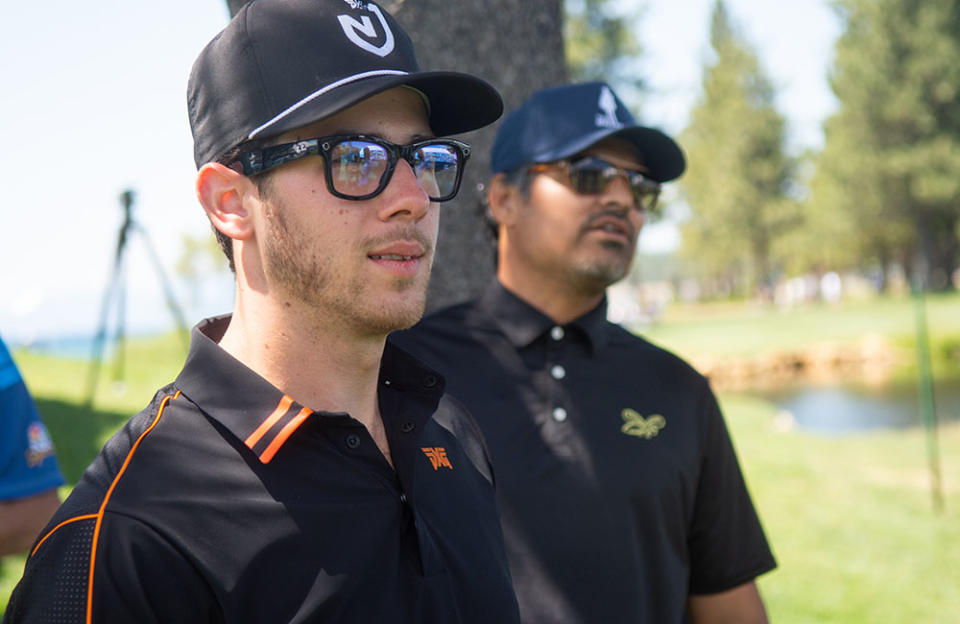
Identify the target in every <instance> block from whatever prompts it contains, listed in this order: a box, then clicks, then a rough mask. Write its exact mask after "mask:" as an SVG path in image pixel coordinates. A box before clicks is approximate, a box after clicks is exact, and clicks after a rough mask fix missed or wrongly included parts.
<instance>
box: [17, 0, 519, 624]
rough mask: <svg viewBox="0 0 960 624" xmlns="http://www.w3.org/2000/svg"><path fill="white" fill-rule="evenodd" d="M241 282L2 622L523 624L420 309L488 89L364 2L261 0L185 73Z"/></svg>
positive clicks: (205, 199) (207, 202) (127, 432)
mask: <svg viewBox="0 0 960 624" xmlns="http://www.w3.org/2000/svg"><path fill="white" fill-rule="evenodd" d="M188 108H189V116H190V123H191V128H192V130H193V135H194V156H195V161H196V165H197V167H198V169H199V171H198V174H197V178H196V190H197V195H198V197H199V200H200V203H201V204H202V205H203V208H204V209H205V211H206V214H207V216H208V218H209V220H210V222H211V223H212V225H213V227H214V228H215V231H216V234H217V237H218V239H219V240H220V242H221V244H222V246H223V247H224V251H225V252H226V253H227V256H228V257H229V259H230V263H231V266H232V267H233V268H234V270H235V272H236V300H235V305H234V309H233V314H232V315H228V316H224V317H218V318H213V319H208V320H206V321H204V322H202V323H201V324H199V325H198V326H197V327H196V328H195V329H194V330H193V334H192V338H191V347H190V353H189V355H188V357H187V362H186V364H185V366H184V368H183V370H182V372H181V373H180V375H179V376H178V377H177V379H176V380H175V381H174V382H173V383H172V384H171V385H170V386H167V387H166V388H163V389H161V390H160V392H159V393H158V394H157V396H156V398H155V399H154V401H153V403H152V404H151V405H150V406H149V407H148V408H147V409H145V410H144V411H143V412H141V413H140V414H138V415H137V416H135V417H134V418H133V419H132V420H131V421H130V422H129V423H128V424H127V425H126V426H125V427H124V428H123V429H122V430H121V431H120V432H119V433H118V434H117V435H116V436H114V437H113V438H112V439H111V440H110V441H109V442H108V443H107V445H106V447H105V448H104V450H103V451H102V453H101V455H100V456H99V457H98V458H97V460H96V461H95V462H94V463H93V464H92V465H91V467H90V468H89V469H88V470H87V472H86V473H85V474H84V476H83V478H82V479H81V481H80V483H78V484H77V486H76V488H75V489H74V490H73V493H72V495H71V496H70V498H69V499H68V500H67V501H66V502H65V503H64V505H63V506H62V507H61V508H60V510H59V511H58V512H57V514H56V516H55V517H54V519H53V520H52V521H51V523H50V524H49V525H48V527H47V528H46V529H45V530H44V532H43V533H42V534H41V537H40V539H39V540H38V541H37V542H36V543H35V544H34V546H33V548H32V554H31V556H30V559H29V560H28V562H27V566H26V571H25V574H24V577H23V580H22V581H21V583H20V585H19V586H18V588H17V590H16V591H15V593H14V595H13V597H12V601H11V603H10V606H9V608H8V610H7V617H6V619H5V620H4V621H5V622H39V621H51V622H84V621H85V622H88V623H89V622H180V623H182V622H232V623H237V622H258V623H260V622H324V623H333V622H342V623H345V624H346V623H350V624H354V623H360V622H364V623H366V622H369V623H374V622H395V623H409V624H414V623H416V624H421V623H436V624H450V623H474V624H488V623H490V622H497V623H498V624H499V623H504V622H506V623H508V624H509V623H511V622H518V621H519V619H518V613H517V603H516V598H515V596H514V593H513V589H512V586H511V581H510V575H509V568H508V564H507V560H506V554H505V551H504V547H503V537H502V533H501V529H500V524H499V518H498V513H497V509H496V503H495V497H494V488H493V474H492V470H491V467H490V462H489V458H488V456H487V454H486V450H485V447H484V444H483V441H482V438H481V437H480V433H479V430H478V429H477V428H476V425H475V424H474V423H473V421H472V420H471V419H470V417H469V415H468V414H467V413H466V412H465V411H464V410H463V408H462V407H460V406H459V404H458V403H455V402H453V401H451V400H450V399H448V398H447V397H445V396H444V391H443V388H444V381H443V379H442V377H441V376H440V375H438V374H437V373H436V372H434V371H433V370H431V369H428V368H426V367H424V366H423V365H422V364H420V363H419V362H418V361H417V360H415V359H414V358H413V357H412V356H410V355H407V354H406V353H404V352H403V351H401V350H399V349H397V348H395V347H393V346H391V345H385V341H386V336H387V334H388V333H389V332H390V331H392V330H395V329H400V328H403V327H409V326H410V325H412V324H413V323H415V322H416V321H417V320H418V319H419V318H420V315H421V313H422V311H423V307H424V300H425V296H426V288H427V280H428V277H429V271H430V266H431V262H432V259H433V250H434V245H435V242H436V237H437V226H438V219H439V213H440V210H441V207H440V204H439V202H443V201H445V200H447V199H450V198H452V197H453V196H454V195H455V194H456V193H457V190H458V187H459V184H460V178H461V174H462V172H463V167H464V165H465V164H466V161H467V158H468V156H469V151H470V148H469V146H468V145H467V144H465V143H462V142H459V141H456V140H452V139H443V138H437V137H439V136H442V135H447V134H453V133H458V132H464V131H467V130H472V129H475V128H479V127H481V126H484V125H487V124H489V123H491V122H493V121H494V120H496V119H497V117H499V115H500V113H501V111H502V102H501V100H500V96H499V95H498V94H497V92H496V91H495V90H494V89H493V88H492V87H491V86H489V85H488V84H487V83H485V82H483V81H482V80H480V79H478V78H475V77H473V76H470V75H467V74H460V73H452V72H430V73H428V72H421V71H420V70H419V68H418V66H417V61H416V58H415V56H414V52H413V47H412V43H411V41H410V39H409V37H408V36H407V35H406V33H404V32H403V31H402V30H401V28H400V27H399V25H398V24H397V22H396V21H394V19H393V18H392V17H391V16H389V15H388V14H387V13H386V12H384V11H383V10H382V9H381V8H380V7H378V6H377V5H376V4H375V3H373V2H364V1H358V0H349V1H335V0H255V1H254V2H251V3H249V4H247V5H246V6H245V8H244V9H242V10H241V11H240V12H239V13H238V14H237V16H236V17H235V18H234V19H233V20H232V21H231V22H230V24H229V25H228V26H227V27H226V28H225V29H224V31H223V32H221V33H220V34H219V35H218V36H217V37H216V38H215V39H214V40H213V41H211V42H210V44H209V45H208V46H207V47H206V48H205V49H204V50H203V51H202V52H201V54H200V56H199V58H198V59H197V61H196V63H195V65H194V68H193V72H192V74H191V77H190V81H189V86H188Z"/></svg>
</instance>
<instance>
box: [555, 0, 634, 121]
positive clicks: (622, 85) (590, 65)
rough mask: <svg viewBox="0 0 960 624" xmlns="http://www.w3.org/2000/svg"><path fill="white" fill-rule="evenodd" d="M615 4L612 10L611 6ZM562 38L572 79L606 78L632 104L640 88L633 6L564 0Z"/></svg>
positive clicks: (582, 0) (589, 0)
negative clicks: (630, 8) (614, 8)
mask: <svg viewBox="0 0 960 624" xmlns="http://www.w3.org/2000/svg"><path fill="white" fill-rule="evenodd" d="M613 6H616V7H617V8H616V10H615V11H614V10H613V9H612V8H611V7H613ZM564 14H565V15H564V28H563V31H564V32H563V38H564V43H565V50H566V56H567V68H568V69H569V71H570V79H571V81H572V82H585V81H590V80H606V81H607V82H609V83H610V84H611V85H612V86H613V88H614V89H615V90H616V91H617V92H618V93H619V94H620V95H621V97H623V98H624V99H625V100H626V101H631V102H633V103H634V104H635V103H636V101H635V100H636V99H637V98H638V95H639V93H640V91H642V90H643V87H644V85H643V79H642V78H641V77H640V76H639V75H638V74H637V72H636V69H635V64H636V60H637V59H638V58H639V57H640V55H641V54H642V52H643V49H642V46H641V45H640V41H639V40H638V39H637V37H636V35H635V34H634V33H635V24H636V23H637V21H639V19H640V15H639V13H638V12H637V10H636V9H633V10H632V12H631V11H630V10H629V9H628V10H626V11H625V10H624V9H623V7H622V6H621V3H614V2H611V1H610V0H565V2H564Z"/></svg>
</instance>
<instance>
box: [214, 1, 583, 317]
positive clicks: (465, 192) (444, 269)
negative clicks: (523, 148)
mask: <svg viewBox="0 0 960 624" xmlns="http://www.w3.org/2000/svg"><path fill="white" fill-rule="evenodd" d="M244 4H246V2H245V0H227V5H228V7H229V9H230V14H231V15H234V14H235V13H236V12H237V11H238V10H239V9H240V7H242V6H243V5H244ZM381 4H382V5H383V7H384V8H385V9H387V10H388V11H390V12H391V13H393V15H394V16H395V17H396V18H397V20H398V21H399V22H400V23H401V24H402V25H403V27H404V29H405V30H406V31H407V33H409V34H410V37H411V38H412V39H413V41H414V45H415V46H416V49H417V58H418V59H419V61H420V65H421V68H422V69H424V70H428V71H432V70H455V71H462V72H468V73H471V74H474V75H477V76H480V77H481V78H483V79H484V80H486V81H487V82H489V83H490V84H492V85H493V86H494V87H496V88H497V89H498V90H499V91H500V93H501V95H503V99H504V103H505V105H506V110H507V111H509V110H511V109H512V108H514V107H516V106H517V105H518V104H520V103H521V102H522V101H523V100H524V99H526V98H527V96H529V95H530V94H531V93H533V92H534V91H536V90H538V89H541V88H543V87H546V86H551V85H556V84H563V83H565V82H566V81H567V68H566V63H565V61H564V49H563V2H562V0H539V1H537V2H530V1H529V0H470V1H468V2H462V1H458V2H451V1H450V0H410V1H409V2H407V1H405V0H392V1H391V0H384V1H383V2H381ZM496 127H497V125H496V124H494V125H493V126H491V127H489V128H485V129H483V130H479V131H476V132H471V133H469V134H468V135H466V136H465V137H464V138H465V139H466V140H467V142H469V143H471V144H472V145H473V153H472V154H471V157H470V164H469V166H468V167H467V170H466V174H465V175H464V179H463V186H462V187H461V188H460V194H459V195H458V196H457V198H456V199H454V200H453V201H449V202H446V203H445V204H443V207H442V209H441V211H442V216H441V217H440V240H439V242H438V244H437V255H436V260H435V262H434V266H433V276H432V278H431V280H430V292H429V295H428V300H427V308H428V310H434V309H436V308H439V307H443V306H446V305H450V304H452V303H457V302H460V301H463V300H465V299H468V298H470V297H472V296H473V295H475V294H477V293H478V292H479V291H480V290H481V289H482V288H483V286H484V284H486V282H487V281H488V280H490V279H491V278H492V277H493V275H494V265H495V245H494V243H493V239H492V237H491V235H490V233H489V232H490V230H489V227H488V226H487V220H486V208H485V206H484V203H483V202H482V197H483V194H482V193H481V189H482V188H483V185H484V184H485V183H486V181H487V180H488V179H489V177H490V147H491V145H492V144H493V137H494V135H495V133H496Z"/></svg>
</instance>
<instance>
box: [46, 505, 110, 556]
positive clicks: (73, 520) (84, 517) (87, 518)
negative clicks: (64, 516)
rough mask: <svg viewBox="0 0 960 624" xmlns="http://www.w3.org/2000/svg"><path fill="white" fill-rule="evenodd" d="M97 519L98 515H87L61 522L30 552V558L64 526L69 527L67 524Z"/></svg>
mask: <svg viewBox="0 0 960 624" xmlns="http://www.w3.org/2000/svg"><path fill="white" fill-rule="evenodd" d="M96 517H97V514H87V515H85V516H76V517H75V518H70V519H68V520H64V521H63V522H61V523H60V524H58V525H57V526H55V527H53V528H52V529H50V532H49V533H47V534H46V535H44V536H43V539H41V540H40V541H39V542H37V545H36V546H35V547H34V549H33V550H31V551H30V556H31V557H32V556H34V555H35V554H36V553H37V551H38V550H40V546H41V545H42V544H43V543H44V542H45V541H47V538H48V537H50V536H51V535H53V534H54V533H56V532H57V529H59V528H60V527H62V526H64V525H67V524H70V523H71V522H76V521H78V520H89V519H90V518H96Z"/></svg>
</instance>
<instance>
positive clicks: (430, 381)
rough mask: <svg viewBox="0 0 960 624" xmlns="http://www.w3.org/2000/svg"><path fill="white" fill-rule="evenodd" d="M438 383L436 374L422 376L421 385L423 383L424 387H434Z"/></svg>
mask: <svg viewBox="0 0 960 624" xmlns="http://www.w3.org/2000/svg"><path fill="white" fill-rule="evenodd" d="M438 383H440V380H439V379H437V377H436V375H426V376H425V377H424V378H423V385H424V387H427V388H432V387H434V386H435V385H437V384H438Z"/></svg>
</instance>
